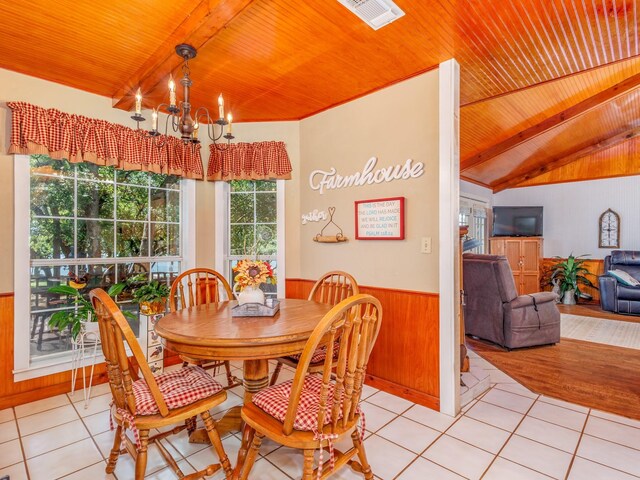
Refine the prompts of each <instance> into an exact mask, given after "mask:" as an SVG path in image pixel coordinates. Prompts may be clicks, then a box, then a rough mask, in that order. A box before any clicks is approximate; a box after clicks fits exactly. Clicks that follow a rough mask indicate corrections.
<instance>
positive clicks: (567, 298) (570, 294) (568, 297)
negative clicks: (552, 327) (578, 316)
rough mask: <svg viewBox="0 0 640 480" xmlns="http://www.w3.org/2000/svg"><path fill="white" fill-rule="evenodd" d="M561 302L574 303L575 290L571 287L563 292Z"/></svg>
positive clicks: (565, 303)
mask: <svg viewBox="0 0 640 480" xmlns="http://www.w3.org/2000/svg"><path fill="white" fill-rule="evenodd" d="M562 303H563V304H564V305H575V304H576V291H575V290H573V289H571V290H567V291H566V292H564V295H563V297H562Z"/></svg>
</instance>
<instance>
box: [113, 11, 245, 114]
mask: <svg viewBox="0 0 640 480" xmlns="http://www.w3.org/2000/svg"><path fill="white" fill-rule="evenodd" d="M253 2H254V0H202V1H201V2H199V3H198V4H197V5H196V7H195V8H194V9H193V10H192V11H191V12H190V13H189V14H188V15H187V16H186V18H185V19H184V20H183V21H182V22H181V23H180V24H179V25H178V26H177V27H176V29H175V30H174V31H173V32H171V34H170V35H169V36H168V37H167V38H166V40H165V41H164V42H162V44H160V45H159V46H158V48H157V49H156V50H155V51H154V52H153V53H152V54H151V55H150V56H149V58H148V59H147V60H146V61H145V62H144V63H143V64H142V65H140V68H138V70H137V71H136V72H135V73H134V74H133V75H132V76H131V78H130V80H128V81H127V83H126V84H124V85H122V86H121V87H119V88H118V90H117V91H116V92H115V93H114V94H113V95H112V103H113V107H115V108H121V109H124V110H128V109H129V108H131V106H132V105H133V103H134V96H135V92H136V91H137V89H138V87H140V89H141V90H142V94H143V96H144V95H145V94H146V93H149V92H151V91H152V90H153V88H154V87H155V86H156V85H157V84H158V83H160V82H161V81H163V80H166V79H167V78H168V76H169V73H170V72H172V71H174V70H175V69H176V68H178V67H179V66H180V65H181V64H182V59H181V58H180V57H178V55H176V51H175V46H176V45H179V44H181V43H188V44H190V45H192V46H194V47H195V48H196V49H200V48H202V47H203V46H204V45H205V44H206V43H207V42H208V41H210V40H211V39H212V38H214V37H215V36H216V35H217V34H218V32H220V31H221V30H223V29H224V28H225V27H226V26H227V25H228V24H229V23H230V22H231V21H233V19H234V18H236V17H237V16H238V15H239V14H240V13H242V12H243V11H244V10H245V9H246V8H247V7H248V6H249V5H250V4H251V3H253ZM178 80H179V79H176V83H179V82H178ZM167 91H168V90H167ZM167 95H168V93H167Z"/></svg>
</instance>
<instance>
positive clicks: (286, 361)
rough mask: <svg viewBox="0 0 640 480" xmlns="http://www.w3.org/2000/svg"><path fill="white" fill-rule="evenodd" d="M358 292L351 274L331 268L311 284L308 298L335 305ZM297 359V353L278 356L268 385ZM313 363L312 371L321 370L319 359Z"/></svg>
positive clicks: (358, 289)
mask: <svg viewBox="0 0 640 480" xmlns="http://www.w3.org/2000/svg"><path fill="white" fill-rule="evenodd" d="M358 293H360V288H359V287H358V282H356V279H355V278H353V276H352V275H350V274H348V273H347V272H343V271H340V270H333V271H331V272H327V273H325V274H324V275H322V277H320V279H319V280H318V281H317V282H316V283H315V284H314V285H313V288H312V289H311V292H310V293H309V297H308V299H309V300H312V301H314V302H319V303H326V304H327V305H337V304H338V303H340V302H341V301H342V300H344V299H345V298H347V297H350V296H352V295H357V294H358ZM298 359H299V356H298V355H294V356H293V357H282V358H278V363H277V364H276V367H275V369H274V371H273V374H272V375H271V380H270V382H269V385H275V384H276V382H277V381H278V376H279V375H280V371H281V370H282V366H283V365H289V366H290V367H293V368H296V367H297V365H298ZM314 363H317V365H312V366H311V371H312V372H313V371H320V370H322V364H321V361H320V362H314Z"/></svg>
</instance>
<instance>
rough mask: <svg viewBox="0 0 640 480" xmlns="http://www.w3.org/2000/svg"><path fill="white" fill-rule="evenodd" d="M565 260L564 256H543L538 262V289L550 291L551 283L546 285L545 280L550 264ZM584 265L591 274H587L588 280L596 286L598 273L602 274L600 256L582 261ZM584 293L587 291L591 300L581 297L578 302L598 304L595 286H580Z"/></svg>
mask: <svg viewBox="0 0 640 480" xmlns="http://www.w3.org/2000/svg"><path fill="white" fill-rule="evenodd" d="M563 260H566V258H543V259H542V262H541V263H540V283H541V285H540V289H541V290H547V291H551V288H552V287H551V285H547V284H546V283H547V281H548V279H549V278H550V275H551V273H550V267H551V265H553V264H555V263H558V262H561V261H563ZM584 267H585V268H586V269H587V270H589V273H590V274H591V275H587V277H588V278H589V280H591V282H592V283H593V284H594V285H595V286H596V287H597V286H598V277H599V276H600V275H604V260H603V259H600V258H593V259H589V260H587V261H586V262H584ZM580 290H582V291H583V292H584V293H588V294H589V295H591V296H592V297H593V298H592V299H591V300H588V301H587V300H584V299H581V300H580V303H589V304H598V305H600V291H599V290H598V289H596V288H591V287H588V286H583V287H580Z"/></svg>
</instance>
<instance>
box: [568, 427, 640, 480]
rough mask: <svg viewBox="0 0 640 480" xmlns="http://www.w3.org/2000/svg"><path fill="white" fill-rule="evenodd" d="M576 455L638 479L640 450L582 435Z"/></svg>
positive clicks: (639, 475) (639, 473)
mask: <svg viewBox="0 0 640 480" xmlns="http://www.w3.org/2000/svg"><path fill="white" fill-rule="evenodd" d="M576 455H577V456H578V457H582V458H586V459H587V460H591V461H593V462H596V463H600V464H602V465H605V466H607V467H611V468H614V469H616V470H621V471H623V472H626V473H629V474H631V475H636V476H638V477H640V450H635V449H633V448H629V447H625V446H623V445H618V444H617V443H611V442H607V441H606V440H602V439H600V438H596V437H592V436H591V435H583V436H582V439H581V440H580V446H579V447H578V452H577V453H576Z"/></svg>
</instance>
